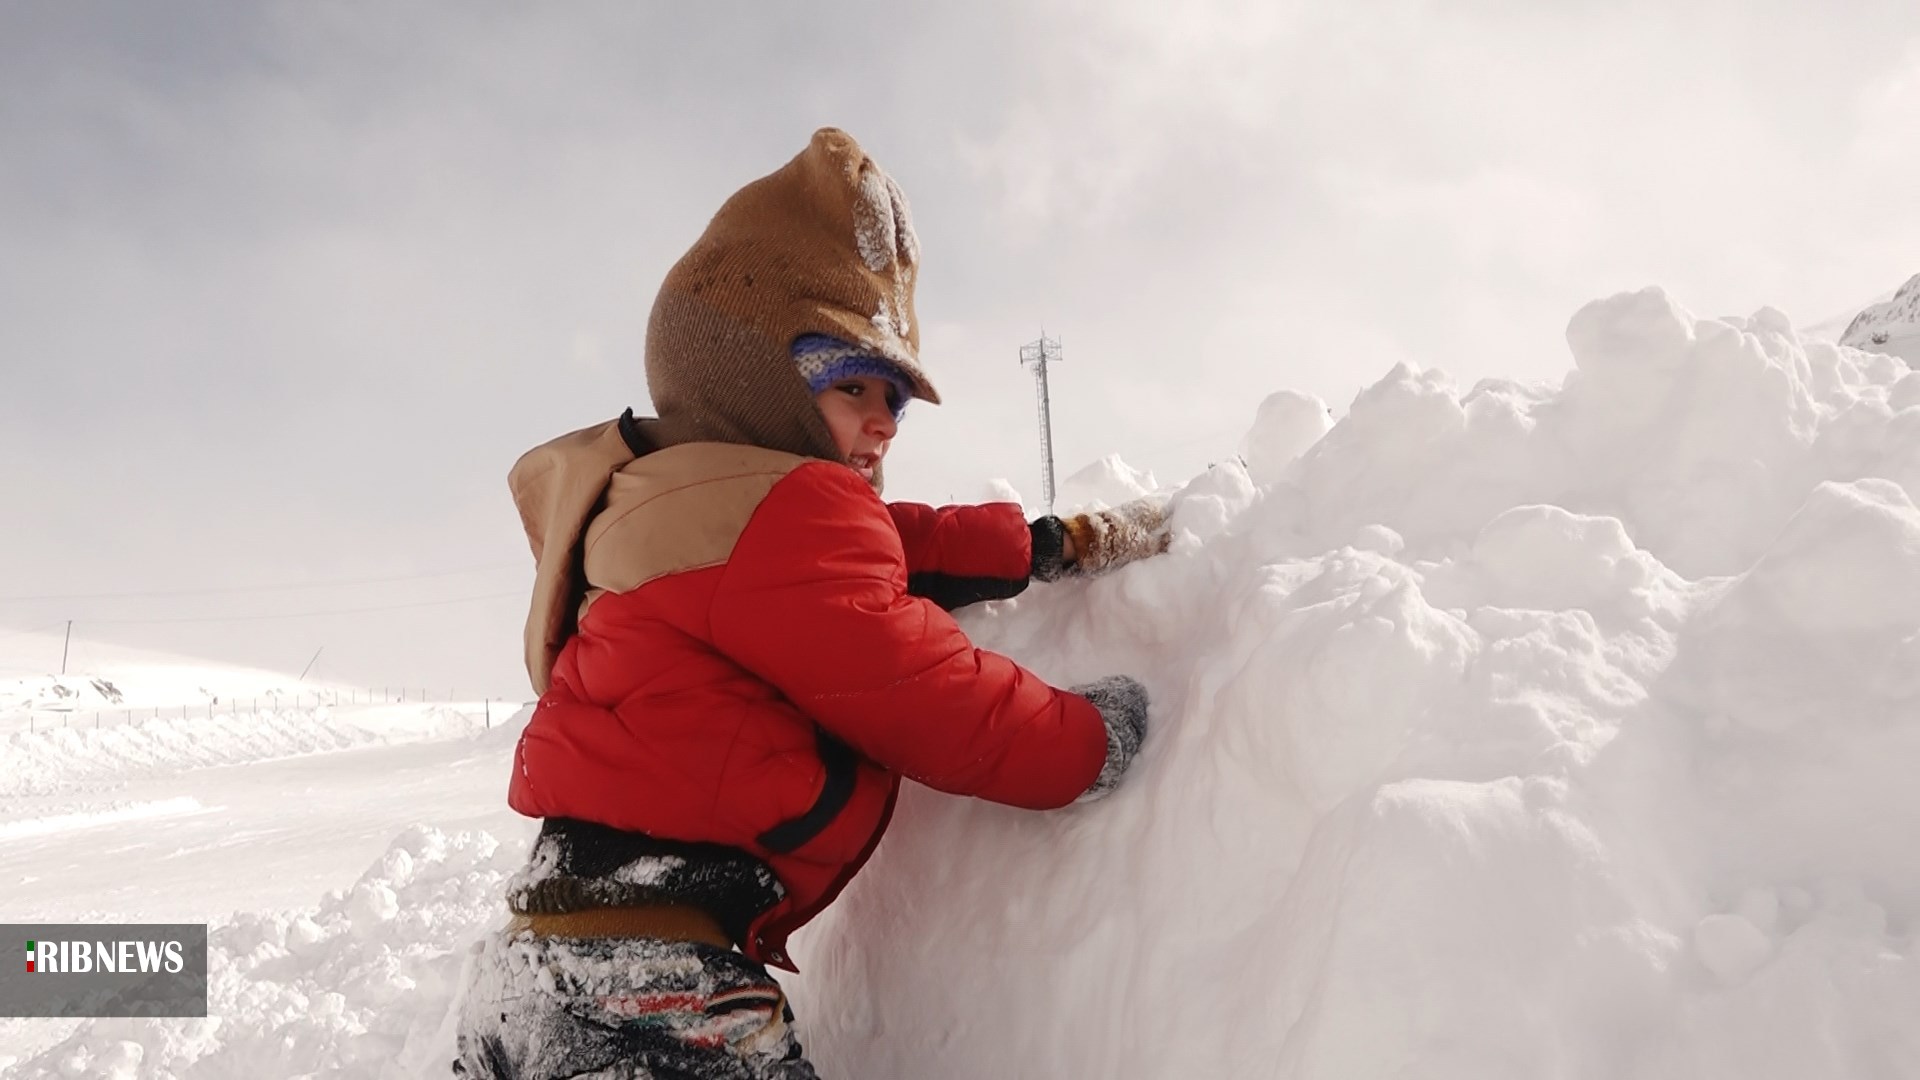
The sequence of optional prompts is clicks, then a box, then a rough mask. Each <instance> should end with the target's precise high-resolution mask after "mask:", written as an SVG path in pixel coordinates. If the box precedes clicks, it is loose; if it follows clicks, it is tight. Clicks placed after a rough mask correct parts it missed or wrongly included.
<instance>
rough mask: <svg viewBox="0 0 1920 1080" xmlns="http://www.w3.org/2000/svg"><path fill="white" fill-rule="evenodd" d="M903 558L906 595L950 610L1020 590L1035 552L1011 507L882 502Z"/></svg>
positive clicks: (1016, 511) (1030, 573) (1022, 521)
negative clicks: (895, 533) (896, 533)
mask: <svg viewBox="0 0 1920 1080" xmlns="http://www.w3.org/2000/svg"><path fill="white" fill-rule="evenodd" d="M887 514H888V516H889V517H891V518H892V519H893V524H894V528H895V529H896V530H898V532H899V534H900V545H901V548H902V550H903V551H904V553H905V556H906V563H907V591H908V592H909V593H911V594H913V595H914V596H919V597H924V598H925V599H928V600H931V601H933V602H934V603H936V604H938V605H940V606H941V607H942V608H944V609H946V610H948V611H952V610H954V609H955V608H961V607H965V606H967V605H968V604H977V603H980V602H981V601H984V600H1005V599H1008V598H1009V597H1014V596H1018V595H1020V593H1021V592H1023V591H1025V589H1026V587H1027V582H1028V581H1029V580H1030V579H1031V578H1032V577H1033V576H1034V573H1033V565H1034V559H1035V558H1036V552H1037V551H1038V549H1037V548H1036V547H1035V544H1036V542H1037V541H1036V538H1035V537H1034V535H1033V534H1032V533H1031V532H1030V530H1029V528H1028V525H1027V520H1026V517H1025V516H1024V515H1023V514H1022V513H1021V510H1020V507H1019V504H1017V503H982V504H980V505H977V506H941V507H933V506H926V505H924V504H921V503H909V502H902V503H888V504H887Z"/></svg>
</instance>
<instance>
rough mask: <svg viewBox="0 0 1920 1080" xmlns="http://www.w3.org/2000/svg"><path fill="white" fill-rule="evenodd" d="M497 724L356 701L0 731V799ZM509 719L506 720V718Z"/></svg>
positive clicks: (481, 714)
mask: <svg viewBox="0 0 1920 1080" xmlns="http://www.w3.org/2000/svg"><path fill="white" fill-rule="evenodd" d="M487 708H491V709H492V710H493V711H494V713H495V716H494V726H496V727H500V726H505V725H504V724H503V723H502V721H503V719H504V718H503V717H502V716H501V715H500V714H502V713H505V712H506V711H507V709H508V708H509V707H508V706H506V705H502V704H494V705H492V706H486V705H483V704H482V703H477V702H476V703H474V704H472V705H366V706H341V707H338V708H328V707H324V706H323V707H320V708H317V709H292V708H283V709H277V710H264V711H261V712H257V713H238V714H231V715H230V714H226V713H216V714H215V715H213V716H211V717H206V716H194V717H187V718H184V719H182V718H180V717H163V718H161V719H157V720H140V721H136V722H131V723H128V722H120V723H115V724H110V725H107V726H104V727H99V728H95V727H91V726H88V725H86V724H84V723H83V724H81V725H80V726H78V727H73V728H63V727H57V728H50V729H47V730H42V731H37V732H30V731H25V730H21V731H15V732H13V733H12V734H10V735H6V736H0V754H3V755H4V760H5V762H6V764H7V767H6V769H4V770H0V798H6V797H9V796H21V795H47V794H54V793H58V792H64V791H70V790H75V789H83V788H90V787H99V786H102V785H107V784H113V783H117V782H120V781H124V780H128V779H131V778H133V777H136V776H145V775H152V774H156V773H169V772H178V771H180V770H181V769H191V768H202V767H206V766H210V765H239V764H244V763H246V762H252V761H265V760H269V759H272V758H281V757H292V756H295V755H298V754H315V753H325V752H328V751H334V750H349V749H352V748H354V747H359V746H373V745H383V744H391V743H400V742H415V741H422V740H427V739H436V738H448V737H452V736H457V735H466V734H472V733H476V732H481V731H483V730H485V728H486V726H487V719H486V714H485V710H486V709H487ZM508 723H511V721H508Z"/></svg>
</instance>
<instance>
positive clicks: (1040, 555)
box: [1027, 514, 1072, 581]
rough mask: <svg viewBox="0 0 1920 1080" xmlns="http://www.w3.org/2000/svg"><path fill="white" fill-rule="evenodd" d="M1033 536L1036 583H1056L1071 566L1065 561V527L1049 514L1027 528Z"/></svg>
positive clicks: (1033, 572)
mask: <svg viewBox="0 0 1920 1080" xmlns="http://www.w3.org/2000/svg"><path fill="white" fill-rule="evenodd" d="M1027 531H1028V532H1029V533H1031V534H1032V536H1033V569H1032V570H1031V571H1030V572H1031V574H1032V575H1033V578H1034V579H1035V580H1036V581H1058V580H1060V579H1061V578H1063V577H1065V576H1067V573H1068V571H1070V570H1071V569H1072V566H1071V565H1069V564H1068V562H1067V561H1066V535H1067V530H1066V526H1065V525H1064V524H1063V523H1062V522H1061V521H1060V519H1059V518H1057V517H1054V516H1052V515H1051V514H1049V515H1048V516H1046V517H1043V518H1039V519H1037V520H1035V521H1033V522H1031V523H1030V524H1028V526H1027Z"/></svg>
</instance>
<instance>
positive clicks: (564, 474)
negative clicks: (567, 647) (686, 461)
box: [507, 414, 639, 694]
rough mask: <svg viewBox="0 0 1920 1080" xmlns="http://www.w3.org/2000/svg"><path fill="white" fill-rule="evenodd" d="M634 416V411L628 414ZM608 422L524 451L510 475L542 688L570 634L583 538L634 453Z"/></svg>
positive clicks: (534, 664) (529, 652) (532, 660)
mask: <svg viewBox="0 0 1920 1080" xmlns="http://www.w3.org/2000/svg"><path fill="white" fill-rule="evenodd" d="M629 415H631V414H629ZM621 423H622V421H619V420H613V421H608V422H607V423H604V424H597V425H595V426H593V427H590V428H583V429H581V430H579V431H575V432H571V433H569V434H566V435H562V436H560V437H559V438H557V439H555V440H553V441H552V442H549V443H546V444H545V445H542V446H537V447H535V448H533V449H532V450H529V451H527V452H526V453H525V454H523V455H521V457H520V460H519V461H517V462H515V463H514V466H513V470H512V471H511V472H509V473H508V474H507V487H508V488H509V489H510V490H512V492H513V502H514V505H515V506H518V507H519V508H520V524H521V525H522V526H524V527H525V528H526V530H527V542H528V544H529V545H531V546H532V548H533V562H534V575H533V605H532V608H531V610H529V611H528V613H527V632H526V658H527V674H528V675H529V676H531V677H532V679H533V689H534V692H535V693H540V694H544V693H546V692H547V679H548V677H549V676H550V675H551V674H552V673H553V660H554V657H556V656H558V655H560V646H561V645H563V644H565V643H566V640H567V638H568V637H569V636H571V635H572V633H573V629H574V626H573V621H574V618H575V615H576V613H577V612H578V610H579V604H580V598H581V596H582V595H583V594H584V593H585V591H586V581H585V579H584V578H583V577H582V576H581V571H580V538H581V536H582V535H583V534H584V533H585V532H586V528H587V522H588V521H589V520H591V519H592V517H593V514H594V509H595V507H597V506H598V505H599V503H600V499H601V496H603V495H604V494H605V493H606V490H607V483H608V481H609V480H610V479H611V478H612V477H613V474H614V473H615V472H617V471H619V469H620V468H621V467H622V466H624V465H626V464H627V463H629V462H631V461H633V460H634V459H635V458H636V457H638V456H639V455H637V454H635V453H634V452H633V448H632V447H631V446H629V445H628V444H627V439H626V437H625V436H623V435H622V434H621V433H620V426H621Z"/></svg>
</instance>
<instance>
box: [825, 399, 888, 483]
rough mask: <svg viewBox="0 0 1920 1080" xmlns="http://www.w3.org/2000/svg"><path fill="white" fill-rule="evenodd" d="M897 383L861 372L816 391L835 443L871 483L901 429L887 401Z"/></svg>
mask: <svg viewBox="0 0 1920 1080" xmlns="http://www.w3.org/2000/svg"><path fill="white" fill-rule="evenodd" d="M894 392H895V391H894V388H893V384H892V383H891V382H888V381H887V380H886V379H883V378H880V377H879V376H877V375H858V376H854V377H852V378H847V379H841V380H839V381H837V382H835V383H834V384H833V385H832V386H829V387H827V388H826V389H825V390H822V391H820V392H819V393H818V394H816V395H814V399H813V400H814V402H815V403H816V404H818V405H819V407H820V415H821V416H822V417H823V418H825V419H826V421H827V430H828V431H830V432H832V433H833V444H834V445H835V446H837V447H839V448H840V453H841V454H842V455H844V456H845V457H846V459H847V464H849V465H851V466H853V468H854V470H855V471H857V472H858V473H859V474H860V475H861V476H863V477H865V478H866V480H867V482H868V483H872V482H873V473H874V469H875V468H877V467H878V466H879V464H880V461H881V459H882V458H885V457H886V456H887V448H888V447H890V446H892V445H893V436H894V433H895V432H896V431H898V430H899V425H898V424H896V423H895V422H894V419H893V408H892V406H890V405H889V404H888V402H887V397H888V395H889V394H892V393H894Z"/></svg>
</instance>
